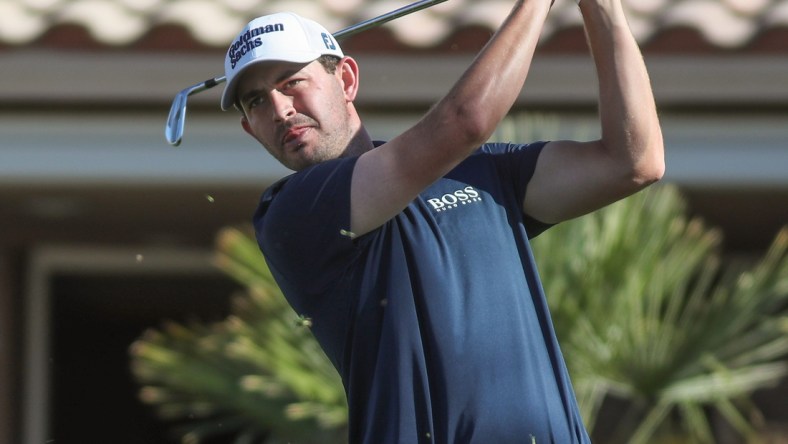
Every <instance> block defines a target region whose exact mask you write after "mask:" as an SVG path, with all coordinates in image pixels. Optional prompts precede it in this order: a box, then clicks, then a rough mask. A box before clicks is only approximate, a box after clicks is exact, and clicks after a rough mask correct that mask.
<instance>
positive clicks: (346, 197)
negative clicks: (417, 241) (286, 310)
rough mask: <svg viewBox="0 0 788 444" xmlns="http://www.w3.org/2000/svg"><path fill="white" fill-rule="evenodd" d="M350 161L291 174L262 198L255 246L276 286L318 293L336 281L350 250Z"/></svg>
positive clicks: (352, 246) (352, 160)
mask: <svg viewBox="0 0 788 444" xmlns="http://www.w3.org/2000/svg"><path fill="white" fill-rule="evenodd" d="M355 161H356V158H343V159H335V160H332V161H329V162H324V163H321V164H318V165H315V166H313V167H310V168H308V169H306V170H304V171H300V172H298V173H295V174H293V175H291V176H289V177H287V178H286V179H284V180H282V181H280V182H278V183H276V184H274V185H273V186H272V187H270V188H269V189H268V190H266V192H265V193H264V194H263V197H262V198H261V201H260V205H259V206H258V209H257V211H256V213H255V215H254V218H253V222H254V227H255V232H256V235H257V242H258V244H259V246H260V249H261V251H262V252H263V255H264V256H265V258H266V261H267V263H268V266H269V268H270V269H271V271H272V273H273V274H274V276H275V277H276V278H277V282H278V283H279V285H280V287H282V289H283V290H285V293H286V294H288V293H290V294H298V295H301V296H302V297H309V296H311V295H319V294H322V293H324V292H325V291H327V289H328V288H329V287H330V286H331V285H332V284H333V282H335V280H336V279H338V278H339V277H340V276H341V274H342V272H343V271H344V270H345V269H346V267H347V264H348V262H349V261H350V260H352V257H353V255H354V254H355V251H356V247H355V244H354V242H353V239H352V238H351V236H350V234H349V230H350V183H351V179H352V175H353V168H354V166H355Z"/></svg>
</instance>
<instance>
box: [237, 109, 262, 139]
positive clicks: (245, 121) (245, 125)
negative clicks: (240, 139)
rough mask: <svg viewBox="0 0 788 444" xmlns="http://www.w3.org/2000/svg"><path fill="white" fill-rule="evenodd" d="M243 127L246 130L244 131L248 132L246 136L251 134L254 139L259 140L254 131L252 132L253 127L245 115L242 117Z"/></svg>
mask: <svg viewBox="0 0 788 444" xmlns="http://www.w3.org/2000/svg"><path fill="white" fill-rule="evenodd" d="M241 127H242V128H243V129H244V131H246V134H249V135H250V136H252V137H254V139H255V140H258V139H257V136H255V135H254V131H252V125H250V124H249V119H247V118H246V116H245V115H242V116H241ZM258 141H259V140H258Z"/></svg>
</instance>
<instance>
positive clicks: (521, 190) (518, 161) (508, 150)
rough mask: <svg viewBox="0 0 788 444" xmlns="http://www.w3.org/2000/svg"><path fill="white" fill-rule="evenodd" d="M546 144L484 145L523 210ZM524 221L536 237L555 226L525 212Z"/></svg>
mask: <svg viewBox="0 0 788 444" xmlns="http://www.w3.org/2000/svg"><path fill="white" fill-rule="evenodd" d="M545 145H547V142H534V143H530V144H513V143H489V144H486V145H484V147H483V151H486V152H487V153H489V154H492V155H493V157H494V158H495V163H496V169H497V170H498V172H499V177H500V178H501V180H502V181H504V182H505V185H506V186H507V187H511V189H512V190H513V192H514V195H515V200H516V202H517V204H518V208H520V209H521V211H522V202H523V201H524V200H525V193H526V191H527V190H528V184H529V183H530V181H531V178H532V177H533V175H534V171H536V162H537V160H538V159H539V154H541V152H542V149H543V148H544V146H545ZM523 223H524V224H525V229H526V232H527V233H528V237H529V238H534V237H536V236H537V235H538V234H540V233H542V232H543V231H545V230H547V229H548V228H550V227H551V226H553V225H552V224H548V223H545V222H541V221H539V220H537V219H534V218H533V217H531V216H530V215H529V214H527V213H525V212H523Z"/></svg>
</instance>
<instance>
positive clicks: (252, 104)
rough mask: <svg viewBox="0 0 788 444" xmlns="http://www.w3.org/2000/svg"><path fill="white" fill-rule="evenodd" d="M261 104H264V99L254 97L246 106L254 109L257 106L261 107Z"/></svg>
mask: <svg viewBox="0 0 788 444" xmlns="http://www.w3.org/2000/svg"><path fill="white" fill-rule="evenodd" d="M261 103H263V97H262V96H256V97H253V98H252V99H251V100H249V102H247V104H246V106H247V107H249V109H252V108H254V107H256V106H259V105H260V104H261Z"/></svg>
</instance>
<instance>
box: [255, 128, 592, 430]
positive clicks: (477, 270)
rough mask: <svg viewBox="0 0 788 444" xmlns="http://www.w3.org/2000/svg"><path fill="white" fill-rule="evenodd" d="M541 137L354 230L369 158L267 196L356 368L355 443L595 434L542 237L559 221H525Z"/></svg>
mask: <svg viewBox="0 0 788 444" xmlns="http://www.w3.org/2000/svg"><path fill="white" fill-rule="evenodd" d="M543 145H544V144H543V143H537V144H531V145H512V144H487V145H484V146H483V147H481V148H480V149H479V150H478V151H477V152H476V153H475V154H473V155H471V156H470V157H469V158H468V159H466V160H465V161H463V162H462V163H461V164H460V165H458V166H457V167H456V168H455V169H454V170H452V171H451V172H450V173H449V174H447V175H446V176H445V177H444V178H442V179H440V180H438V181H437V182H436V183H434V184H433V185H431V186H430V187H428V188H427V189H426V190H424V192H422V193H421V194H420V195H419V196H418V198H416V199H415V200H414V201H413V202H411V203H410V204H409V205H408V206H407V208H405V209H404V210H403V211H402V212H401V213H400V214H398V215H397V216H396V217H394V218H393V219H391V220H390V221H388V222H386V223H385V224H384V225H383V226H381V227H380V228H378V229H376V230H374V231H372V232H370V233H368V234H366V235H363V236H360V237H358V238H355V239H353V238H351V237H350V236H348V235H347V230H349V229H350V183H351V178H352V174H353V168H354V166H355V162H356V158H343V159H337V160H333V161H329V162H325V163H322V164H319V165H316V166H313V167H310V168H308V169H306V170H304V171H301V172H298V173H295V174H293V175H291V176H289V177H288V178H286V179H285V180H283V181H280V182H279V183H277V184H275V185H274V186H272V187H271V188H270V189H268V190H267V191H266V193H265V194H264V195H263V198H262V200H261V203H260V207H259V208H258V211H257V213H256V214H255V217H254V224H255V228H256V232H257V237H258V242H259V244H260V248H261V250H262V252H263V254H264V256H265V258H266V261H267V263H268V265H269V267H270V269H271V271H272V273H273V275H274V277H275V278H276V281H277V282H278V284H279V285H280V287H281V289H282V291H283V293H284V294H285V296H286V298H287V300H288V301H289V303H290V304H291V306H292V307H293V308H294V309H295V311H296V312H297V313H299V314H300V315H303V316H305V317H309V318H311V319H312V331H313V333H314V335H315V337H316V338H317V340H318V342H319V343H320V345H321V346H322V348H323V350H324V351H325V352H326V354H327V355H328V357H329V358H330V359H331V361H332V362H333V363H334V365H335V366H336V368H337V370H338V371H339V373H340V375H341V377H342V381H343V383H344V386H345V390H346V393H347V399H348V406H349V409H350V430H349V439H350V442H351V443H369V444H388V443H408V444H411V443H480V444H489V443H496V444H506V443H526V444H531V443H532V442H535V443H537V444H543V443H561V444H569V443H587V442H589V439H588V435H587V433H586V431H585V428H584V427H583V424H582V421H581V419H580V415H579V413H578V408H577V404H576V401H575V396H574V393H573V390H572V387H571V384H570V381H569V376H568V374H567V370H566V366H565V364H564V361H563V358H562V356H561V352H560V350H559V347H558V343H557V341H556V337H555V333H554V330H553V326H552V323H551V320H550V316H549V312H548V307H547V302H546V301H545V296H544V292H543V290H542V286H541V284H540V281H539V276H538V274H537V270H536V266H535V264H534V260H533V257H532V254H531V248H530V245H529V242H528V239H529V237H533V236H535V235H537V234H538V233H539V232H541V231H542V230H544V229H546V228H547V226H545V225H543V224H540V223H538V222H536V221H535V220H533V219H530V218H528V217H527V216H524V215H523V214H522V205H521V202H522V201H523V198H524V193H525V189H526V187H527V184H528V181H529V180H530V178H531V176H532V175H533V171H534V167H535V164H536V159H537V157H538V155H539V152H540V150H541V148H542V147H543ZM384 198H385V197H384Z"/></svg>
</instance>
